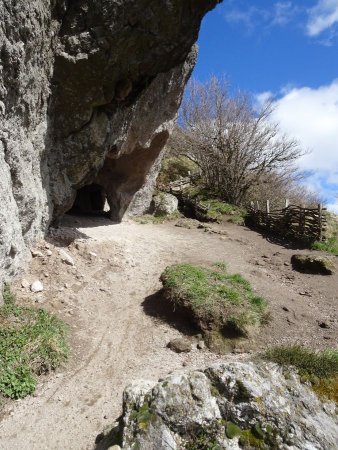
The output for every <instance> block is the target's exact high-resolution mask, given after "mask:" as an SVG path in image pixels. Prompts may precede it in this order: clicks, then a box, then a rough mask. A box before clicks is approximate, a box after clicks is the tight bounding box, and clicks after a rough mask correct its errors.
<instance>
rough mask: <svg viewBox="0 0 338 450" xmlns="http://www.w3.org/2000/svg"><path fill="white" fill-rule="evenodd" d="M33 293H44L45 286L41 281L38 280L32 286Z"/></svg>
mask: <svg viewBox="0 0 338 450" xmlns="http://www.w3.org/2000/svg"><path fill="white" fill-rule="evenodd" d="M31 291H32V292H42V291H43V284H42V283H41V281H39V280H36V281H34V283H32V284H31Z"/></svg>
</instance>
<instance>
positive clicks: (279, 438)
mask: <svg viewBox="0 0 338 450" xmlns="http://www.w3.org/2000/svg"><path fill="white" fill-rule="evenodd" d="M336 412H337V411H336V405H335V404H333V403H329V402H328V403H323V402H322V401H320V400H319V399H318V398H317V397H316V395H315V394H314V393H313V392H312V391H311V389H310V388H309V387H308V386H307V385H306V384H302V383H300V381H299V378H298V376H297V375H296V374H294V373H292V372H288V376H287V377H285V376H284V375H283V374H282V371H281V369H280V368H278V366H276V365H273V364H269V365H266V364H254V363H252V362H247V363H244V362H233V363H229V364H218V365H214V366H212V367H209V368H208V369H206V370H203V371H193V372H187V373H186V372H177V373H174V374H172V375H169V376H168V377H167V378H165V379H163V380H160V381H159V382H158V383H151V382H144V381H142V382H135V383H134V384H132V385H131V386H129V387H128V388H127V389H126V390H125V393H124V414H123V433H122V436H123V442H122V448H123V449H124V450H131V449H139V450H155V449H156V450H184V449H188V448H189V449H192V448H196V449H197V448H210V449H211V448H215V449H216V448H218V449H227V450H229V449H233V450H235V449H238V450H239V449H243V448H244V449H245V448H246V449H253V448H259V449H266V450H268V449H274V448H275V449H285V450H286V449H290V450H291V449H292V450H296V449H299V450H303V449H317V450H327V449H331V448H332V449H333V448H337V446H338V419H337V417H338V416H337V414H336Z"/></svg>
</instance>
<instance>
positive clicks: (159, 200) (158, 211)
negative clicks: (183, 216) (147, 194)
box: [153, 192, 178, 216]
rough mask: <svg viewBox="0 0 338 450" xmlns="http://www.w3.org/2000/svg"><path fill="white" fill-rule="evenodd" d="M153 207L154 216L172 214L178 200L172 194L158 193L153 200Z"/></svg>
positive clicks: (175, 209)
mask: <svg viewBox="0 0 338 450" xmlns="http://www.w3.org/2000/svg"><path fill="white" fill-rule="evenodd" d="M153 207H154V214H155V216H161V215H166V214H173V213H174V212H176V211H177V208H178V200H177V198H176V197H175V196H174V195H172V194H166V193H165V192H160V193H159V194H157V195H155V196H154V198H153Z"/></svg>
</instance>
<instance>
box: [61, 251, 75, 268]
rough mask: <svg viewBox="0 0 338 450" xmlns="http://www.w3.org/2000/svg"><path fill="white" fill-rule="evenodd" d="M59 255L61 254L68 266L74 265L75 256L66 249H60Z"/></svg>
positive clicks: (62, 259)
mask: <svg viewBox="0 0 338 450" xmlns="http://www.w3.org/2000/svg"><path fill="white" fill-rule="evenodd" d="M59 255H60V256H61V261H62V262H64V263H65V264H67V265H68V266H74V265H75V262H74V260H73V258H72V257H71V256H70V255H69V254H68V253H67V252H65V251H64V250H62V249H61V250H60V251H59Z"/></svg>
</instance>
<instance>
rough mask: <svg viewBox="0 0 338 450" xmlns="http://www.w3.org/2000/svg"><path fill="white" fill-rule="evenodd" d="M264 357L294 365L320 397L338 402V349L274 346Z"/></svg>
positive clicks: (280, 363) (282, 363)
mask: <svg viewBox="0 0 338 450" xmlns="http://www.w3.org/2000/svg"><path fill="white" fill-rule="evenodd" d="M263 358H264V359H266V360H268V361H273V362H275V363H277V364H279V365H281V366H283V367H290V366H292V367H294V368H295V369H297V371H298V373H299V375H300V377H301V380H303V381H309V382H310V383H311V385H312V387H313V390H314V391H315V392H316V393H317V394H318V395H319V396H320V397H324V398H328V399H330V400H333V401H335V402H336V403H338V351H337V350H325V351H322V352H314V351H311V350H308V349H306V348H304V347H300V346H290V347H274V348H272V349H270V350H268V351H267V352H266V353H265V354H264V355H263Z"/></svg>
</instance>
